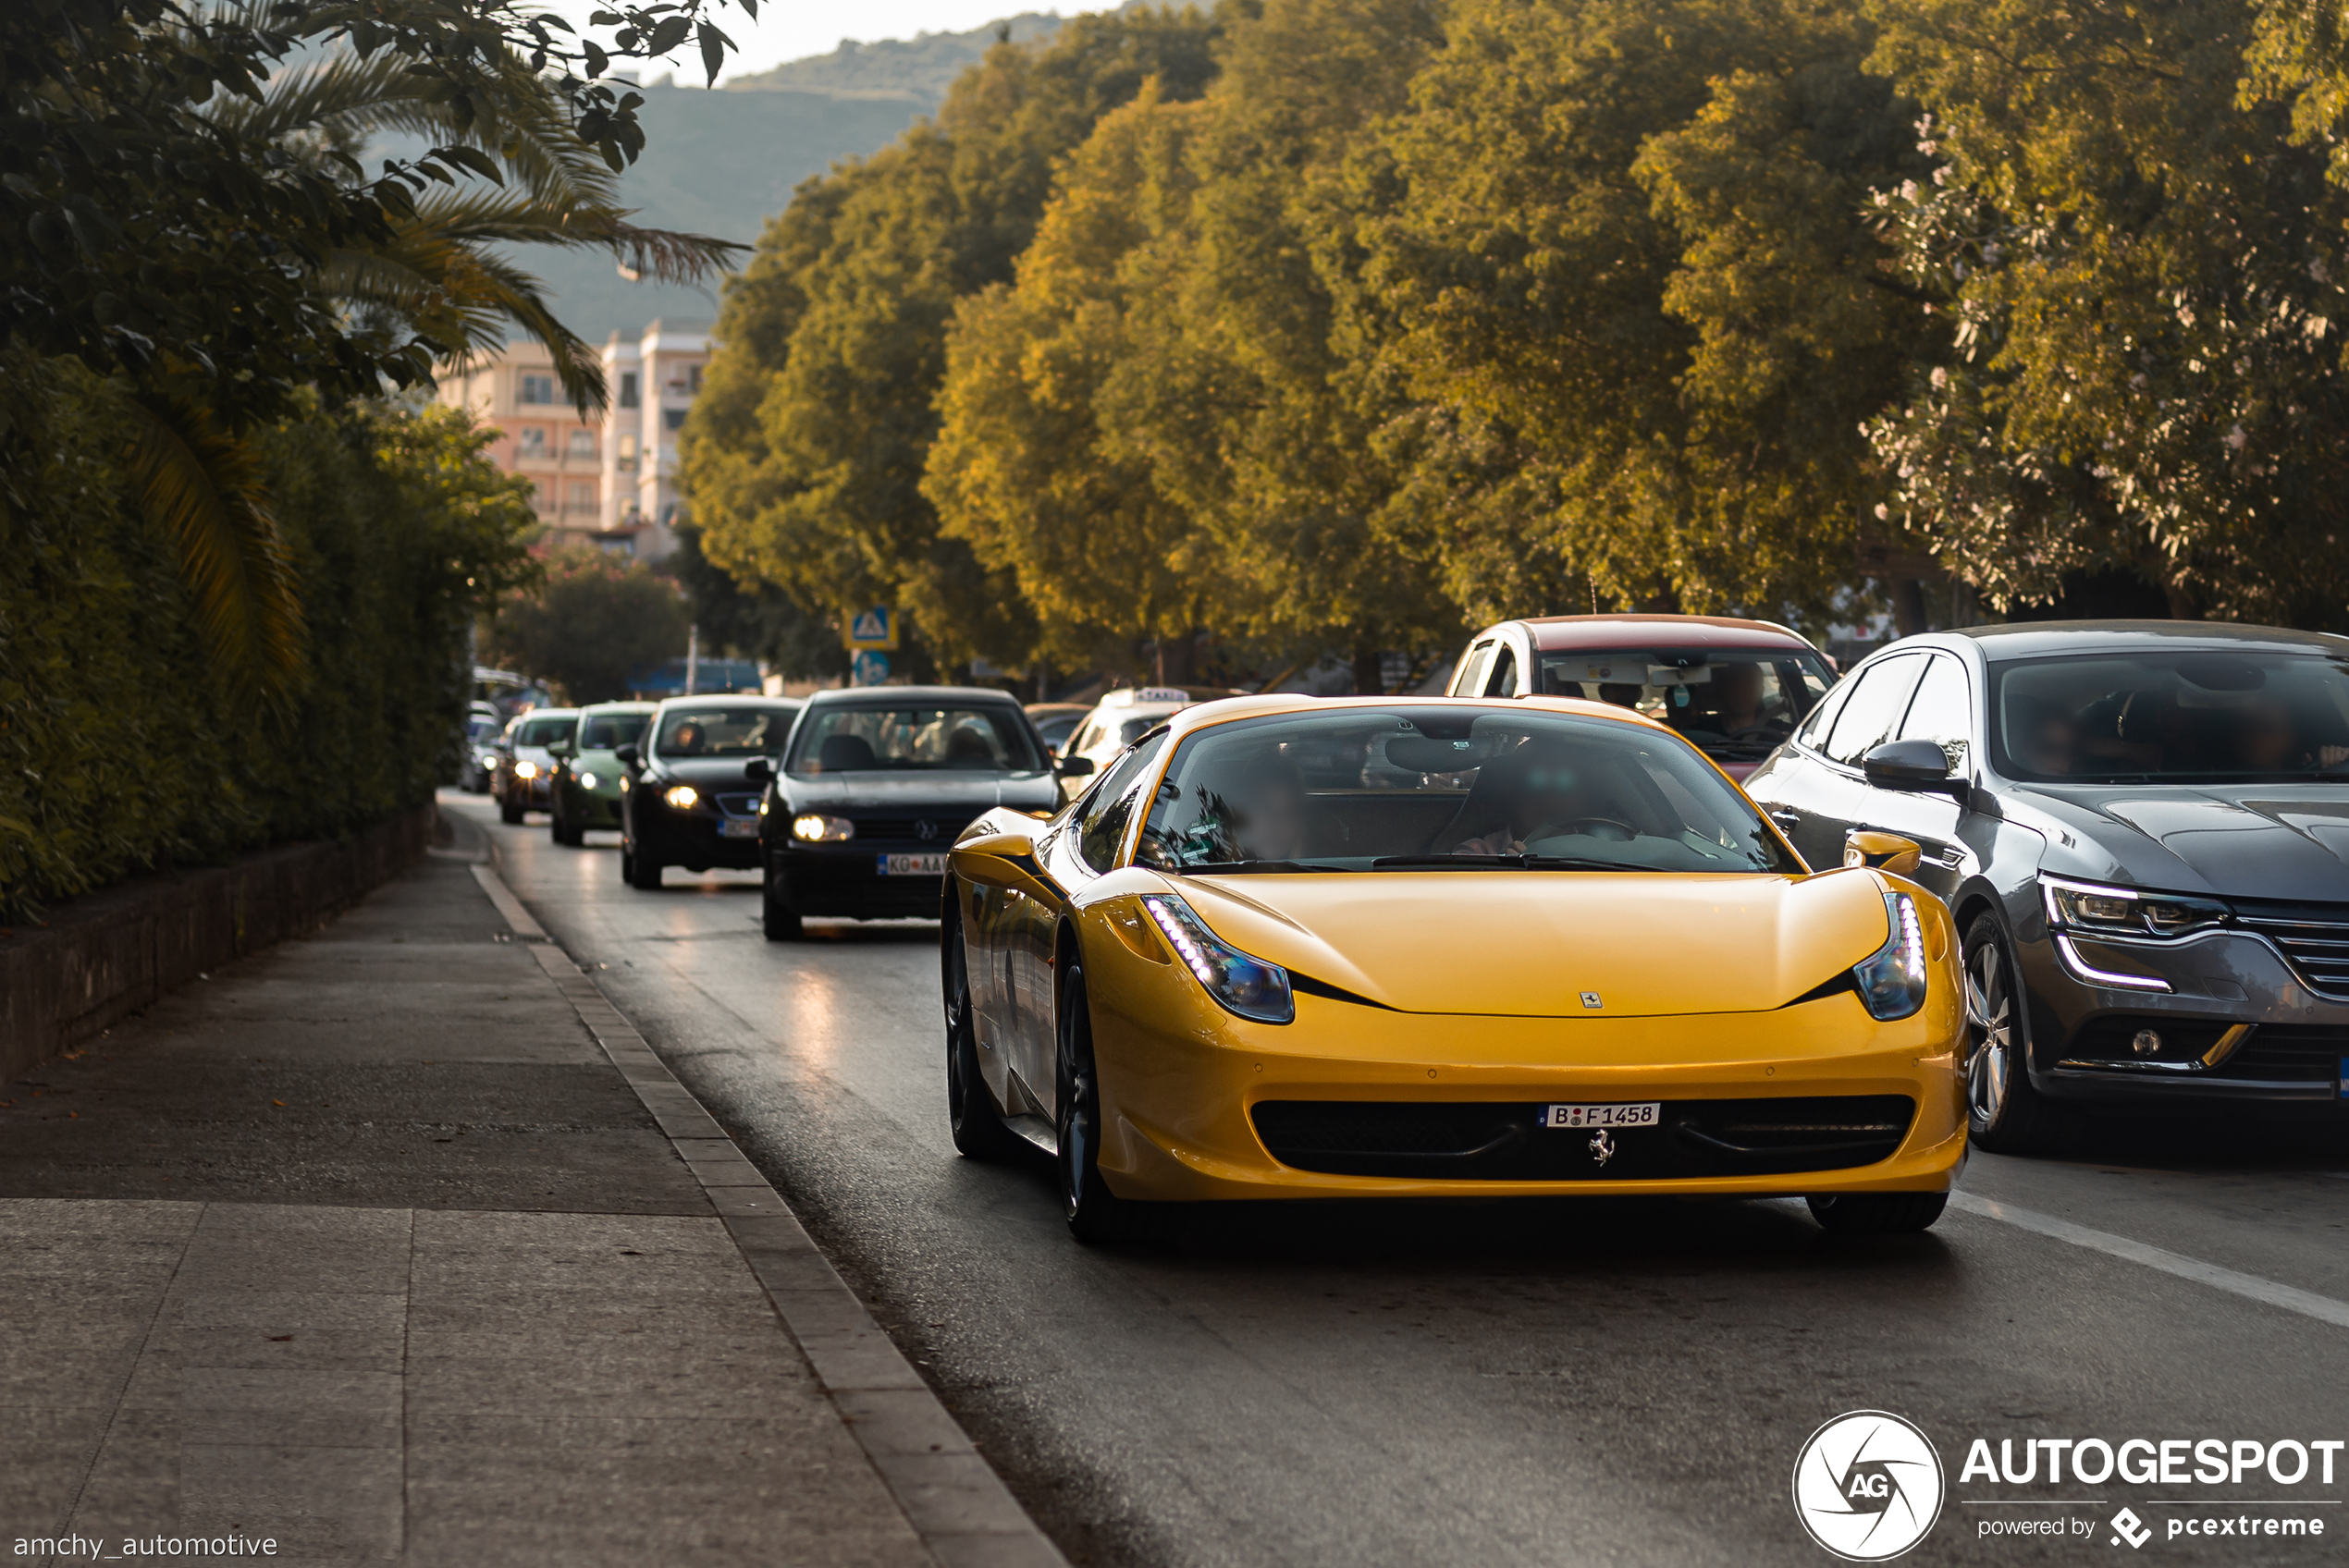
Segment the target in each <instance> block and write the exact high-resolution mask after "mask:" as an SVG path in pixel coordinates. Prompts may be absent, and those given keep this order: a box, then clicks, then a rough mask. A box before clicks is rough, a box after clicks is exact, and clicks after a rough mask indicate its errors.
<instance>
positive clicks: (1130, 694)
mask: <svg viewBox="0 0 2349 1568" xmlns="http://www.w3.org/2000/svg"><path fill="white" fill-rule="evenodd" d="M1190 700H1191V694H1190V693H1189V692H1186V691H1184V690H1183V689H1182V688H1181V687H1179V686H1139V687H1135V686H1127V687H1123V688H1120V689H1119V690H1117V691H1114V692H1109V693H1107V694H1105V695H1104V696H1103V697H1102V698H1101V705H1102V706H1103V707H1112V708H1130V707H1132V706H1133V705H1134V704H1136V703H1187V702H1189V701H1190Z"/></svg>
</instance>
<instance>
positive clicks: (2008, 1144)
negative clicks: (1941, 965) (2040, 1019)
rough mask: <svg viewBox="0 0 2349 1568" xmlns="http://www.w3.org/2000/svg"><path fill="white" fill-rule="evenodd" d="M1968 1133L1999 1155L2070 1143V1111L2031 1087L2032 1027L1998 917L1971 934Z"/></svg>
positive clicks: (1978, 920) (1978, 919) (1979, 919)
mask: <svg viewBox="0 0 2349 1568" xmlns="http://www.w3.org/2000/svg"><path fill="white" fill-rule="evenodd" d="M1963 950H1964V957H1965V1029H1966V1060H1965V1105H1966V1135H1967V1136H1968V1137H1969V1138H1971V1139H1973V1141H1974V1143H1975V1144H1977V1145H1980V1146H1982V1147H1983V1148H1986V1149H1988V1150H1990V1151H1991V1152H1992V1153H1994V1154H2033V1153H2039V1152H2043V1151H2047V1150H2050V1149H2052V1148H2054V1147H2055V1146H2057V1145H2060V1144H2061V1143H2062V1142H2064V1135H2065V1133H2068V1132H2069V1131H2070V1129H2069V1127H2068V1126H2067V1125H2066V1123H2067V1121H2068V1120H2069V1119H2068V1118H2067V1117H2066V1116H2065V1115H2064V1109H2065V1108H2063V1107H2061V1106H2058V1105H2055V1104H2052V1103H2051V1102H2049V1100H2048V1097H2047V1096H2045V1095H2042V1094H2040V1093H2039V1091H2038V1090H2036V1089H2035V1088H2033V1087H2032V1085H2031V1069H2030V1060H2031V1027H2030V1021H2029V1018H2028V1016H2027V1012H2028V1010H2027V1009H2026V1007H2025V1006H2024V1001H2023V986H2022V984H2021V972H2020V971H2019V970H2017V969H2016V967H2015V962H2014V947H2013V944H2011V943H2010V942H2009V941H2008V940H2007V933H2006V928H2005V927H2004V926H2002V925H1999V924H1998V917H1997V916H1996V915H1993V914H1988V913H1984V914H1979V915H1976V916H1975V917H1974V924H1973V925H1969V926H1967V927H1966V933H1965V946H1964V949H1963Z"/></svg>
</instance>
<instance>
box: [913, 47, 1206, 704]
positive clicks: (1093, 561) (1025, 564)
mask: <svg viewBox="0 0 2349 1568" xmlns="http://www.w3.org/2000/svg"><path fill="white" fill-rule="evenodd" d="M1199 108H1200V105H1199V104H1195V103H1194V104H1169V103H1167V102H1165V101H1164V100H1163V99H1162V97H1160V95H1159V94H1158V92H1157V91H1156V89H1155V86H1152V87H1150V88H1148V89H1145V91H1144V92H1143V93H1142V95H1141V96H1140V97H1139V98H1138V99H1137V100H1135V102H1133V103H1131V104H1126V105H1125V107H1123V108H1121V109H1117V110H1115V111H1113V112H1112V113H1111V114H1109V115H1107V116H1104V117H1103V118H1102V120H1101V123H1100V124H1099V125H1098V126H1096V127H1095V128H1094V129H1093V133H1092V135H1091V136H1090V137H1088V139H1087V140H1086V141H1085V143H1084V145H1083V146H1081V147H1080V148H1078V149H1077V150H1076V153H1074V154H1073V155H1072V157H1071V160H1070V162H1069V163H1068V165H1066V166H1065V167H1064V170H1063V172H1062V175H1061V178H1060V179H1059V181H1058V182H1057V184H1056V187H1055V190H1054V194H1053V198H1052V204H1051V205H1050V206H1049V207H1048V208H1047V209H1046V211H1045V214H1044V217H1043V221H1042V223H1041V224H1040V225H1039V227H1038V229H1037V234H1036V239H1035V242H1034V243H1033V244H1031V245H1030V246H1029V247H1028V249H1027V252H1026V254H1024V255H1023V256H1022V257H1021V258H1020V263H1019V273H1018V276H1017V278H1016V280H1015V283H1013V284H1011V285H1009V286H1006V285H1002V284H998V285H996V286H994V287H993V288H988V289H986V290H984V291H982V292H981V293H978V294H977V295H974V296H972V297H970V298H968V299H966V300H964V301H963V302H962V304H961V306H960V308H959V309H958V310H957V312H955V318H954V326H953V332H952V334H951V335H950V337H949V338H948V342H947V368H946V378H945V385H944V386H943V387H942V388H941V391H940V393H939V400H938V406H939V413H940V415H941V422H942V423H941V429H940V432H939V435H938V439H937V441H936V442H935V443H934V444H933V445H932V446H931V447H930V448H929V463H928V475H927V477H926V478H925V480H924V482H923V494H924V495H925V496H927V497H928V498H929V501H930V502H931V504H932V505H934V506H935V507H936V508H937V509H938V515H939V517H940V518H941V533H942V534H943V535H944V536H945V537H947V538H950V539H954V540H958V541H961V542H964V543H965V544H967V545H969V546H970V548H971V549H972V551H973V552H974V553H975V554H976V556H977V557H978V561H979V563H980V564H981V565H982V566H983V567H985V568H987V569H988V570H990V571H993V572H1000V573H1006V574H1008V575H1010V576H1011V577H1012V578H1013V579H1014V581H1015V582H1017V584H1018V586H1019V591H1020V593H1021V594H1022V596H1023V597H1024V599H1025V600H1026V602H1027V605H1028V606H1030V608H1031V609H1032V610H1033V612H1034V614H1035V616H1036V619H1037V623H1038V626H1039V633H1038V636H1037V639H1036V650H1035V651H1037V652H1040V653H1042V654H1043V655H1046V656H1048V657H1050V658H1051V659H1052V661H1053V662H1055V663H1057V664H1060V665H1062V666H1064V667H1066V666H1078V667H1083V666H1085V665H1088V664H1095V663H1108V664H1112V665H1123V664H1125V663H1127V662H1128V661H1129V660H1130V659H1131V657H1132V655H1133V650H1134V647H1135V646H1136V645H1138V644H1139V643H1155V644H1156V645H1157V647H1158V649H1159V650H1160V654H1159V659H1158V665H1159V671H1158V672H1159V674H1160V675H1161V676H1162V677H1163V678H1165V679H1169V680H1186V679H1188V677H1189V675H1190V669H1189V661H1188V657H1187V655H1188V653H1189V651H1190V650H1191V648H1192V647H1193V646H1194V645H1195V639H1196V634H1197V633H1198V632H1199V631H1200V630H1201V629H1202V628H1203V627H1205V626H1206V625H1207V624H1208V623H1209V614H1208V611H1209V606H1211V604H1212V603H1214V602H1215V600H1216V599H1217V597H1218V590H1219V588H1220V587H1221V586H1223V579H1224V576H1225V574H1224V571H1223V570H1222V567H1221V562H1220V559H1219V557H1220V552H1219V551H1218V549H1217V548H1216V545H1215V541H1214V539H1213V537H1212V536H1211V534H1210V533H1207V531H1205V530H1203V529H1201V528H1199V527H1198V526H1197V525H1196V524H1195V522H1194V521H1193V519H1192V518H1191V516H1190V515H1189V514H1188V513H1187V511H1186V510H1185V509H1184V508H1181V507H1179V506H1178V505H1176V504H1175V503H1174V502H1173V501H1171V500H1170V499H1169V498H1168V497H1167V496H1164V495H1162V493H1161V492H1160V489H1159V487H1158V485H1157V484H1156V483H1155V476H1154V473H1153V469H1152V464H1151V463H1150V459H1149V458H1148V457H1147V456H1146V455H1144V454H1143V453H1140V452H1138V451H1136V450H1134V449H1133V448H1132V447H1130V446H1124V445H1121V444H1120V443H1119V442H1117V440H1116V438H1115V436H1114V435H1113V434H1112V433H1111V432H1109V431H1107V430H1105V429H1104V428H1103V424H1102V421H1101V416H1100V414H1099V412H1098V411H1097V407H1096V405H1097V402H1098V400H1099V399H1100V398H1101V394H1102V390H1103V384H1104V382H1105V381H1106V380H1107V379H1108V378H1110V377H1112V376H1114V375H1117V374H1122V373H1125V372H1127V371H1130V370H1131V369H1133V368H1134V364H1133V361H1134V360H1135V358H1136V346H1135V344H1134V343H1133V342H1132V341H1131V340H1130V337H1129V335H1128V331H1127V323H1128V314H1129V312H1132V311H1134V310H1136V309H1138V308H1146V307H1145V305H1144V300H1143V296H1144V295H1146V294H1147V293H1148V292H1150V290H1152V289H1153V288H1154V287H1155V286H1156V285H1157V284H1158V282H1159V279H1157V278H1156V277H1155V276H1153V274H1154V271H1155V269H1154V268H1152V267H1151V266H1150V247H1151V246H1152V245H1153V244H1155V243H1161V242H1166V243H1179V239H1177V238H1176V236H1177V235H1178V234H1179V230H1180V227H1181V225H1182V223H1183V220H1184V218H1185V216H1186V215H1187V208H1188V206H1189V202H1190V196H1191V188H1192V183H1193V182H1192V179H1191V176H1190V171H1189V168H1188V165H1187V162H1186V157H1185V153H1186V151H1187V141H1188V140H1189V137H1190V136H1191V134H1192V131H1193V128H1194V127H1195V126H1196V125H1197V123H1198V121H1199ZM1153 363H1154V361H1153ZM1174 650H1179V652H1177V653H1176V656H1175V658H1174V659H1173V660H1172V661H1171V664H1170V661H1169V660H1168V658H1167V657H1166V655H1167V653H1168V652H1169V651H1174Z"/></svg>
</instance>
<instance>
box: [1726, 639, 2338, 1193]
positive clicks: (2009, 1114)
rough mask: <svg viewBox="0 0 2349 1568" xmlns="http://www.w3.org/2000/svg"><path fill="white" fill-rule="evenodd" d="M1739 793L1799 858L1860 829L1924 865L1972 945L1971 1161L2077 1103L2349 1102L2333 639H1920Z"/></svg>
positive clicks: (2037, 1132)
mask: <svg viewBox="0 0 2349 1568" xmlns="http://www.w3.org/2000/svg"><path fill="white" fill-rule="evenodd" d="M1746 789H1747V790H1748V792H1750V793H1751V794H1752V795H1753V798H1754V800H1755V801H1757V802H1760V803H1761V804H1762V806H1763V807H1764V809H1765V810H1766V811H1768V812H1769V814H1770V815H1771V816H1772V817H1773V818H1774V819H1775V820H1777V823H1778V824H1779V826H1780V827H1784V828H1785V829H1787V831H1788V832H1789V835H1790V836H1791V837H1792V838H1793V839H1794V842H1795V846H1796V848H1798V849H1799V850H1801V851H1802V853H1803V856H1804V857H1805V858H1806V859H1807V860H1809V861H1810V863H1811V864H1813V865H1814V866H1820V865H1834V864H1838V863H1839V861H1841V860H1842V859H1843V858H1844V855H1845V852H1846V849H1847V839H1848V838H1849V836H1850V835H1851V834H1852V833H1853V832H1854V831H1855V830H1870V829H1873V830H1876V831H1878V832H1881V833H1884V834H1888V835H1893V836H1895V837H1897V839H1907V840H1911V841H1912V843H1913V844H1914V845H1915V846H1916V848H1917V850H1918V851H1921V853H1920V854H1919V856H1918V858H1917V861H1916V864H1915V865H1914V868H1913V869H1912V870H1911V871H1910V872H1909V875H1910V876H1912V877H1914V878H1915V879H1916V880H1917V881H1919V882H1921V883H1923V884H1924V885H1925V886H1926V887H1927V888H1931V889H1932V890H1933V891H1934V892H1935V893H1937V894H1938V895H1939V896H1940V897H1941V898H1942V899H1943V900H1945V901H1947V902H1948V903H1949V907H1950V909H1951V911H1952V912H1953V913H1955V914H1956V916H1957V925H1958V930H1959V931H1960V932H1961V933H1962V934H1963V941H1964V957H1965V971H1966V990H1967V1013H1968V1024H1969V1033H1970V1036H1971V1037H1970V1041H1969V1046H1968V1052H1969V1056H1968V1090H1967V1093H1968V1098H1969V1101H1970V1109H1971V1113H1972V1114H1971V1120H1972V1132H1973V1135H1974V1140H1975V1141H1976V1142H1978V1143H1980V1144H1981V1145H1983V1146H1984V1147H1986V1148H1991V1149H1998V1150H2011V1149H2025V1148H2032V1147H2046V1146H2048V1145H2053V1144H2055V1143H2058V1142H2060V1140H2061V1137H2062V1134H2063V1133H2064V1132H2065V1130H2066V1125H2067V1116H2066V1108H2067V1106H2077V1105H2080V1104H2082V1103H2085V1102H2103V1103H2107V1104H2118V1105H2135V1106H2155V1107H2181V1108H2183V1107H2184V1106H2188V1105H2193V1106H2196V1107H2198V1108H2200V1109H2208V1108H2209V1107H2210V1106H2212V1105H2213V1104H2214V1103H2218V1102H2225V1101H2243V1100H2271V1101H2272V1100H2286V1101H2314V1102H2337V1101H2339V1100H2341V1099H2342V1098H2343V1096H2349V638H2342V637H2331V636H2320V635H2317V634H2315V633H2310V632H2300V631H2274V630H2269V629H2266V628H2260V627H2246V626H2226V625H2216V624H2210V623H2204V622H2192V621H2107V622H2094V621H2077V622H2038V623H2028V622H2026V623H2021V624H2015V625H2009V626H1992V627H1977V628H1974V629H1973V630H1971V631H1955V632H1944V633H1937V634H1934V635H1930V636H1924V637H1912V638H1909V639H1907V640H1906V641H1904V642H1900V643H1894V644H1892V645H1891V646H1890V647H1888V648H1886V649H1884V650H1883V651H1881V652H1879V653H1877V654H1876V655H1873V656H1871V657H1870V658H1869V659H1868V661H1867V662H1866V663H1864V664H1863V665H1861V666H1860V667H1859V668H1858V669H1856V670H1854V671H1853V672H1852V674H1851V678H1850V679H1849V680H1845V681H1844V682H1843V684H1842V685H1841V686H1839V687H1838V688H1837V689H1836V691H1835V692H1834V693H1833V694H1832V695H1831V696H1830V697H1829V698H1828V700H1827V701H1826V702H1825V703H1823V704H1820V706H1819V707H1818V708H1817V710H1815V711H1814V713H1813V714H1812V715H1811V716H1810V717H1809V718H1808V719H1807V720H1805V722H1804V723H1803V725H1802V728H1801V729H1798V730H1797V731H1796V732H1795V734H1794V737H1793V739H1792V740H1791V741H1789V743H1788V744H1787V745H1786V746H1785V747H1784V748H1782V749H1781V750H1780V751H1779V752H1778V753H1777V754H1776V755H1774V756H1773V757H1772V758H1771V759H1770V761H1769V762H1767V763H1766V764H1765V765H1764V766H1762V767H1761V768H1760V769H1759V770H1758V771H1756V772H1755V773H1754V774H1753V777H1752V778H1748V779H1747V780H1746ZM1850 847H1851V848H1852V849H1853V850H1855V851H1858V852H1860V853H1862V854H1864V855H1866V856H1867V857H1868V858H1870V859H1871V860H1876V859H1880V858H1882V857H1884V856H1886V855H1899V856H1900V857H1901V858H1902V859H1903V860H1905V859H1906V857H1907V851H1906V850H1905V848H1904V847H1903V846H1900V845H1899V844H1896V843H1889V842H1886V841H1882V840H1877V841H1871V842H1863V843H1861V844H1857V845H1852V846H1850ZM1893 868H1894V869H1897V866H1896V867H1893Z"/></svg>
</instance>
